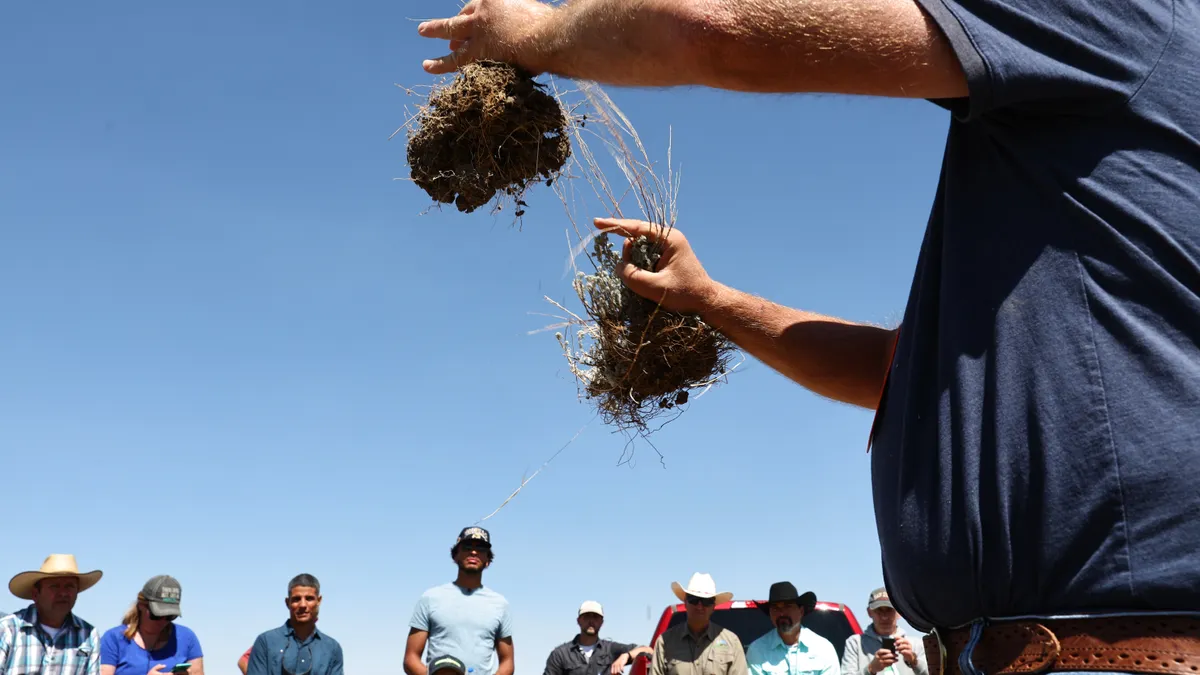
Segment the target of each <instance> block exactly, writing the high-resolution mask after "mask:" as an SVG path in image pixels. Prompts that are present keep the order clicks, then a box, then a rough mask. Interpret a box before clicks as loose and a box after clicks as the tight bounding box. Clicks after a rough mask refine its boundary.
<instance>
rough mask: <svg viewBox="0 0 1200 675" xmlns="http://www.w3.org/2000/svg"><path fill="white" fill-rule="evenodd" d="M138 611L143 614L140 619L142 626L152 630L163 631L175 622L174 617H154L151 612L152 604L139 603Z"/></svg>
mask: <svg viewBox="0 0 1200 675" xmlns="http://www.w3.org/2000/svg"><path fill="white" fill-rule="evenodd" d="M138 611H140V612H141V613H142V615H141V617H140V618H139V619H140V621H141V622H142V625H143V626H146V627H147V628H149V629H151V630H162V629H163V628H166V627H167V624H169V623H171V622H172V621H174V620H175V617H173V616H154V613H153V612H151V611H150V604H149V603H147V602H139V603H138Z"/></svg>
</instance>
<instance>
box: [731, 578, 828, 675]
mask: <svg viewBox="0 0 1200 675" xmlns="http://www.w3.org/2000/svg"><path fill="white" fill-rule="evenodd" d="M816 605H817V596H816V594H814V593H813V592H812V591H808V592H807V593H805V594H804V595H799V594H797V593H796V587H795V586H793V585H792V584H791V582H788V581H780V582H778V583H775V584H772V585H771V591H770V593H769V594H768V598H767V604H766V606H765V607H763V611H765V612H767V614H768V615H770V617H771V623H773V624H774V625H775V630H773V631H771V632H769V633H767V634H766V635H763V636H762V637H760V638H758V639H757V640H755V641H754V642H751V643H750V648H749V649H747V650H746V663H747V665H748V666H749V670H750V675H765V674H766V673H772V674H775V673H787V675H801V674H804V673H808V674H811V675H838V672H839V666H840V664H839V662H838V657H837V650H836V649H834V648H833V644H831V643H830V642H829V640H826V639H825V638H823V637H821V636H820V635H817V634H816V633H814V632H813V631H811V630H809V629H808V628H805V627H804V626H803V625H802V623H801V622H802V621H803V620H804V617H805V615H807V614H810V613H811V612H812V611H813V610H814V609H815V608H816Z"/></svg>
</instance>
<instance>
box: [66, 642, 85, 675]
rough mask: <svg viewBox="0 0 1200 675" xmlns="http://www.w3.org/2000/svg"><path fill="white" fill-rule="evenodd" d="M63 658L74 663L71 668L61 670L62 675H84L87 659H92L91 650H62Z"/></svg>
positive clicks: (78, 648) (83, 648)
mask: <svg viewBox="0 0 1200 675" xmlns="http://www.w3.org/2000/svg"><path fill="white" fill-rule="evenodd" d="M68 653H69V654H70V656H69V657H68V656H67V654H68ZM63 658H70V659H71V660H73V661H74V662H75V663H74V666H73V667H72V668H63V670H62V672H63V675H86V673H87V668H88V659H90V658H92V650H91V648H90V647H76V648H75V649H72V650H70V651H69V652H68V651H65V650H64V652H63Z"/></svg>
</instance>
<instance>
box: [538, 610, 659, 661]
mask: <svg viewBox="0 0 1200 675" xmlns="http://www.w3.org/2000/svg"><path fill="white" fill-rule="evenodd" d="M575 622H576V623H578V624H579V634H578V635H576V636H575V637H574V639H572V640H571V641H570V642H564V643H563V644H561V645H559V646H558V647H556V648H555V649H554V651H552V652H550V656H549V657H548V658H547V659H546V669H545V671H544V672H543V675H567V673H572V674H574V675H605V670H606V669H607V670H608V671H609V672H610V673H611V675H620V673H621V671H623V670H625V666H626V665H628V663H629V662H630V661H632V660H633V659H635V658H637V656H638V655H639V654H652V653H654V650H652V649H650V648H649V647H639V646H637V645H627V644H621V643H619V642H613V641H612V640H605V639H602V638H601V637H600V627H601V626H603V625H604V608H603V607H602V606H601V605H600V603H598V602H596V601H594V600H588V601H587V602H585V603H583V604H582V605H580V606H579V614H578V615H577V618H576V620H575Z"/></svg>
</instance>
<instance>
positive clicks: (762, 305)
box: [703, 285, 896, 410]
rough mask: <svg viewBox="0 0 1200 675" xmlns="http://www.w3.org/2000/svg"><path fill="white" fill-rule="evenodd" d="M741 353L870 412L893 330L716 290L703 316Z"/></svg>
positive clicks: (885, 366) (888, 357) (721, 288)
mask: <svg viewBox="0 0 1200 675" xmlns="http://www.w3.org/2000/svg"><path fill="white" fill-rule="evenodd" d="M703 318H704V320H705V321H706V322H708V323H710V324H712V325H713V326H714V327H716V328H717V329H718V330H720V331H721V332H722V333H724V334H725V335H726V336H727V337H728V338H729V339H730V340H733V341H734V342H735V343H736V344H737V345H738V346H739V347H741V348H742V349H744V350H746V351H747V352H749V353H750V354H751V355H753V356H754V357H755V358H757V359H758V360H760V361H762V362H763V363H765V364H767V365H768V366H771V367H772V368H774V369H775V370H777V371H779V372H780V373H782V374H783V375H785V376H787V377H788V378H790V379H791V380H793V381H795V382H796V383H798V384H800V385H801V386H803V387H805V388H807V389H810V390H812V391H813V392H815V393H817V394H820V395H821V396H825V397H827V398H831V399H834V400H837V401H842V402H845V403H851V404H854V405H858V406H862V407H864V408H869V409H871V410H874V409H875V407H876V405H877V404H878V402H879V400H878V399H879V392H880V390H881V389H882V388H883V381H884V377H885V376H886V374H887V370H888V367H889V365H890V362H891V355H892V349H891V347H892V342H893V340H895V338H896V331H895V330H888V329H886V328H879V327H876V326H870V325H864V324H856V323H851V322H848V321H843V320H841V319H835V318H832V317H827V316H822V315H820V314H813V313H811V312H805V311H802V310H799V309H792V308H790V307H784V306H782V305H778V304H775V303H773V302H770V301H769V300H764V299H762V298H759V297H755V296H753V295H750V294H748V293H743V292H742V291H738V290H734V289H732V288H729V287H727V286H722V285H718V286H717V290H716V292H715V294H714V297H713V299H712V301H711V304H710V305H709V308H708V309H707V310H706V311H705V312H704V313H703Z"/></svg>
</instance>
